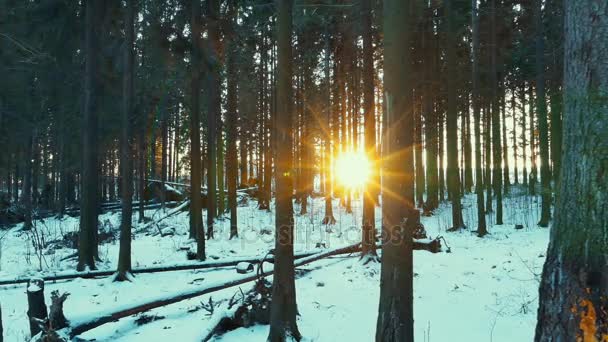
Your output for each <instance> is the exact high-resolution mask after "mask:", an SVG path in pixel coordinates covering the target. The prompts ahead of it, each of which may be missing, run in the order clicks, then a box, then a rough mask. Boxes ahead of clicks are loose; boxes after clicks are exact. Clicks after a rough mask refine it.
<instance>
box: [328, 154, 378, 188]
mask: <svg viewBox="0 0 608 342" xmlns="http://www.w3.org/2000/svg"><path fill="white" fill-rule="evenodd" d="M370 174H371V165H370V162H369V160H368V159H367V156H366V155H365V153H363V152H354V151H348V152H344V153H341V154H340V155H338V157H337V159H336V164H335V170H334V175H335V177H336V180H337V181H338V183H340V184H342V185H344V186H346V187H349V188H356V187H361V186H363V185H365V183H366V182H367V181H368V180H369V178H370Z"/></svg>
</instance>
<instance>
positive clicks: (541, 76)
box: [534, 0, 551, 227]
mask: <svg viewBox="0 0 608 342" xmlns="http://www.w3.org/2000/svg"><path fill="white" fill-rule="evenodd" d="M542 20H543V14H542V0H535V1H534V22H535V26H536V108H537V110H536V113H537V115H538V128H539V131H540V136H539V146H540V180H541V184H542V190H541V196H542V205H541V214H540V222H538V225H539V226H541V227H548V226H549V220H550V219H551V169H550V166H549V128H548V124H547V101H546V99H545V61H544V53H545V41H544V30H543V23H542Z"/></svg>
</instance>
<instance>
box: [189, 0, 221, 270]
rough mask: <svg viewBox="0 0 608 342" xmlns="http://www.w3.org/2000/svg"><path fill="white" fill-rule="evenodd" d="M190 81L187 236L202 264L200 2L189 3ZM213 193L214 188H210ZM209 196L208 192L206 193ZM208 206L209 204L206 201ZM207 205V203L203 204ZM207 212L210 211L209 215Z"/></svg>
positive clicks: (203, 240)
mask: <svg viewBox="0 0 608 342" xmlns="http://www.w3.org/2000/svg"><path fill="white" fill-rule="evenodd" d="M191 15H192V17H191V18H190V23H191V27H192V37H191V39H192V64H191V72H192V76H191V77H192V78H191V80H190V82H191V83H190V91H191V94H190V99H191V101H192V103H191V107H190V235H191V236H192V234H193V233H194V236H195V237H196V242H197V244H196V247H197V248H196V257H197V259H199V260H205V233H204V230H203V214H202V207H201V195H200V189H201V178H202V177H201V135H200V134H201V133H200V121H199V118H200V104H199V95H200V75H201V51H200V48H201V1H200V0H193V1H192V13H191ZM209 189H211V188H209ZM214 189H215V188H214ZM209 193H212V192H209ZM208 202H211V201H210V200H208ZM207 204H208V205H209V204H210V203H207ZM209 212H211V211H209Z"/></svg>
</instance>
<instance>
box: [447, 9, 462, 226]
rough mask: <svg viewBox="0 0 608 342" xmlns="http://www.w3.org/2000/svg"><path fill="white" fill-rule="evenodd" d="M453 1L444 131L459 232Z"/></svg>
mask: <svg viewBox="0 0 608 342" xmlns="http://www.w3.org/2000/svg"><path fill="white" fill-rule="evenodd" d="M452 1H453V0H447V1H446V2H445V16H446V24H445V28H446V36H447V39H446V40H447V41H446V44H447V46H446V63H447V87H448V96H447V113H446V131H447V141H448V142H447V152H448V167H447V179H448V192H449V196H450V199H451V201H452V227H451V228H450V230H459V229H461V228H464V227H465V225H464V221H463V219H462V207H461V203H460V170H459V167H458V112H457V101H458V97H457V88H456V87H457V86H456V84H457V79H456V77H457V74H456V67H457V61H456V48H457V41H456V40H457V38H456V32H455V31H456V30H457V28H456V26H455V24H454V18H453V16H454V15H457V14H456V13H455V12H454V10H456V8H453V7H452V6H453V3H452Z"/></svg>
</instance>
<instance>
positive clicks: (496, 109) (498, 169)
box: [490, 0, 503, 225]
mask: <svg viewBox="0 0 608 342" xmlns="http://www.w3.org/2000/svg"><path fill="white" fill-rule="evenodd" d="M490 16H491V18H490V21H491V23H490V32H491V33H490V35H491V42H492V46H491V52H490V54H491V55H490V56H491V57H490V59H491V61H490V63H491V66H490V68H491V71H490V88H491V101H492V152H493V153H492V154H493V155H492V157H493V158H492V171H493V174H492V185H493V188H494V195H495V196H496V224H497V225H501V224H502V188H503V181H502V168H503V165H502V146H501V139H500V124H501V120H500V105H499V99H498V86H499V84H498V79H497V76H498V72H497V62H498V61H497V56H496V55H497V53H498V51H497V50H498V45H497V44H498V41H497V37H496V0H490Z"/></svg>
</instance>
